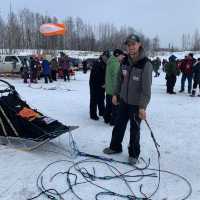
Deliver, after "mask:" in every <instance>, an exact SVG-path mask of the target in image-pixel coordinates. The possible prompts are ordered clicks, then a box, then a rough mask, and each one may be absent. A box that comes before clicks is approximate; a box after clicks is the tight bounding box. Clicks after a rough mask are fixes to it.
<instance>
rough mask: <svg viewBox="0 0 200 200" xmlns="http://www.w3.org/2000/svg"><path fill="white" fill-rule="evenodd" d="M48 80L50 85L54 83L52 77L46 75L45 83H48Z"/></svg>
mask: <svg viewBox="0 0 200 200" xmlns="http://www.w3.org/2000/svg"><path fill="white" fill-rule="evenodd" d="M48 80H49V82H50V83H52V79H51V76H50V75H49V74H44V82H45V83H48Z"/></svg>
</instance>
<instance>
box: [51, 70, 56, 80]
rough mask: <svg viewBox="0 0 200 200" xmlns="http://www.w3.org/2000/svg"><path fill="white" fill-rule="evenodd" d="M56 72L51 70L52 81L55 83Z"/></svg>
mask: <svg viewBox="0 0 200 200" xmlns="http://www.w3.org/2000/svg"><path fill="white" fill-rule="evenodd" d="M56 75H57V71H56V70H51V76H52V80H53V81H57V76H56Z"/></svg>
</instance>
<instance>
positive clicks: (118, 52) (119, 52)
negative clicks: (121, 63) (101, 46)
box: [113, 49, 124, 57]
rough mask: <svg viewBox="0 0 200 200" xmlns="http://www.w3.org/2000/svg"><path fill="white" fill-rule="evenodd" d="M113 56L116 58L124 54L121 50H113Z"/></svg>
mask: <svg viewBox="0 0 200 200" xmlns="http://www.w3.org/2000/svg"><path fill="white" fill-rule="evenodd" d="M113 55H114V56H115V57H118V56H119V55H124V52H123V51H122V50H121V49H115V50H114V52H113Z"/></svg>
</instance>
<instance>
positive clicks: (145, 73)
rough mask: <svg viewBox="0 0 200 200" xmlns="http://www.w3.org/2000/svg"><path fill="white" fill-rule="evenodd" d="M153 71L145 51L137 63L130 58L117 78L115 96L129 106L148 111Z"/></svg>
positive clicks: (141, 53)
mask: <svg viewBox="0 0 200 200" xmlns="http://www.w3.org/2000/svg"><path fill="white" fill-rule="evenodd" d="M152 71H153V66H152V64H151V63H150V61H149V60H148V59H147V58H146V57H145V54H144V52H143V51H141V52H140V55H139V59H138V60H137V61H135V62H134V61H133V60H132V59H131V58H130V57H129V58H128V62H127V64H126V65H123V66H122V67H121V71H120V72H119V74H118V76H117V80H118V81H117V84H116V85H115V90H114V94H115V95H120V98H121V99H123V100H124V102H125V103H127V104H130V105H137V106H139V108H143V109H146V107H147V105H148V103H149V101H150V98H151V84H152Z"/></svg>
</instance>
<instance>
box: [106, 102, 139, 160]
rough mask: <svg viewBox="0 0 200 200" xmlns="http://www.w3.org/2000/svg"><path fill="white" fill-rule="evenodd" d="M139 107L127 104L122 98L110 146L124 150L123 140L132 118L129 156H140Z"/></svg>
mask: <svg viewBox="0 0 200 200" xmlns="http://www.w3.org/2000/svg"><path fill="white" fill-rule="evenodd" d="M138 112H139V107H138V106H134V105H129V104H126V103H125V102H124V101H123V100H120V105H119V118H118V120H117V123H116V125H115V127H114V129H113V132H112V139H111V143H110V148H111V149H113V150H115V151H122V141H123V138H124V134H125V131H126V126H127V123H128V121H129V120H130V141H129V147H128V152H129V156H131V157H134V158H138V157H139V155H140V123H141V120H140V118H139V114H138Z"/></svg>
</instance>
